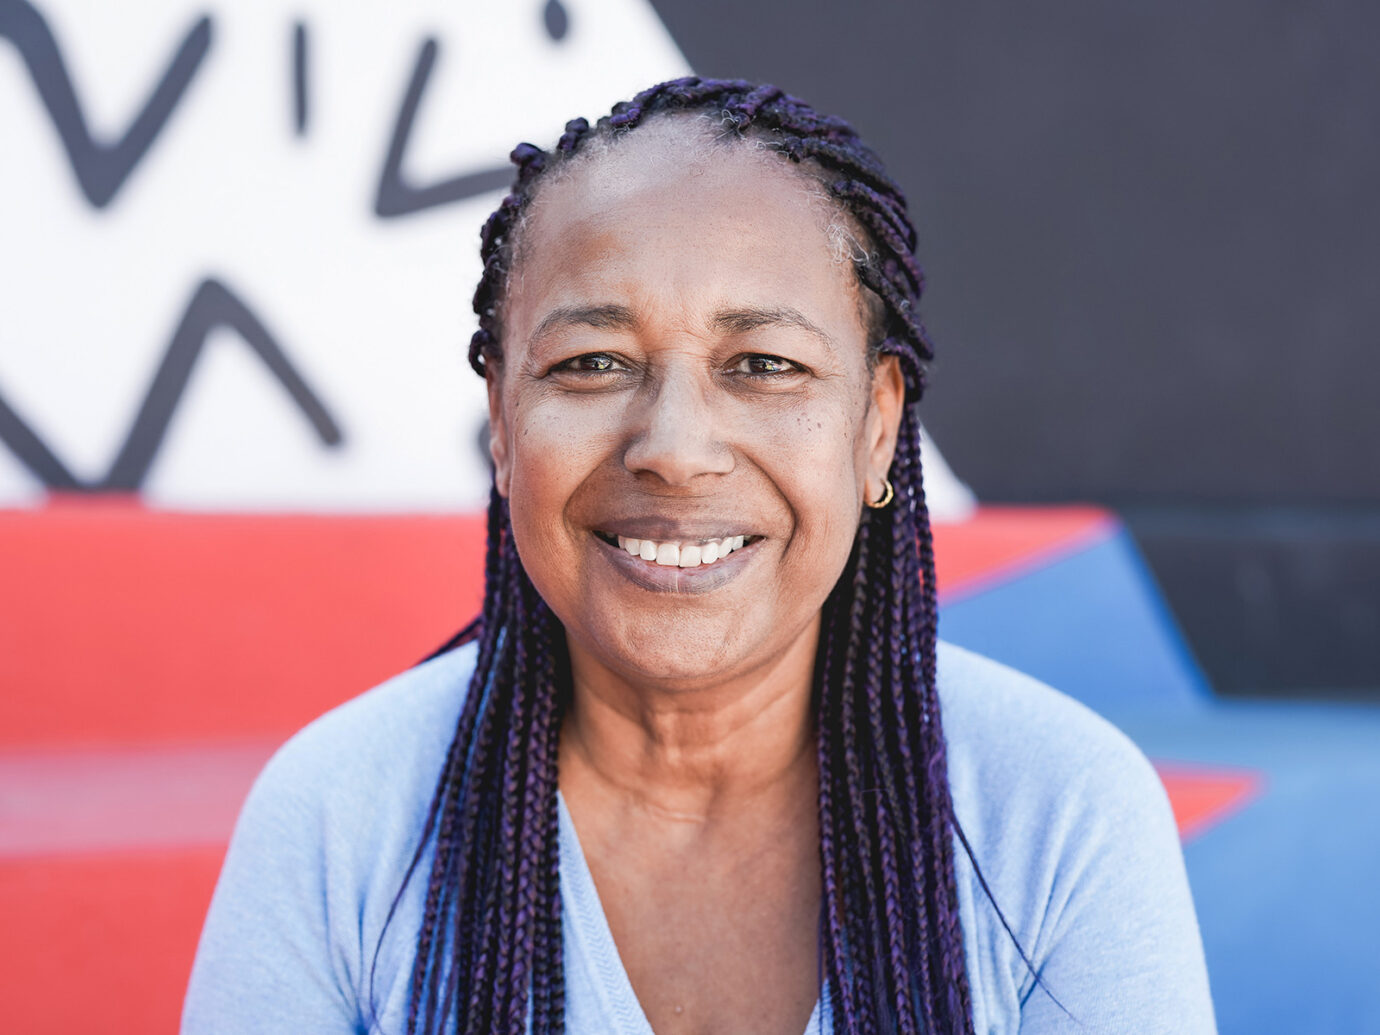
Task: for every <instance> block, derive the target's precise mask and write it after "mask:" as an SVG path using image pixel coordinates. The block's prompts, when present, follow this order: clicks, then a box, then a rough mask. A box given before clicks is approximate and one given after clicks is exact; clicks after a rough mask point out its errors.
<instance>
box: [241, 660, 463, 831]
mask: <svg viewBox="0 0 1380 1035" xmlns="http://www.w3.org/2000/svg"><path fill="white" fill-rule="evenodd" d="M474 656H475V645H473V644H469V645H467V646H465V647H461V648H458V649H456V650H453V651H450V652H448V653H446V654H443V655H441V656H440V657H437V658H433V659H432V660H430V661H427V662H424V663H423V664H421V665H418V666H417V667H415V668H412V669H409V670H407V671H406V672H403V673H401V674H400V675H397V676H394V677H393V678H392V679H390V680H388V681H387V682H385V683H382V684H380V685H379V686H376V687H374V688H373V689H372V690H368V691H366V692H365V693H362V694H360V695H359V696H358V697H355V698H353V699H351V700H349V701H347V702H345V703H344V704H342V705H340V706H339V707H336V708H334V709H332V710H331V711H329V712H327V713H326V714H324V715H322V716H321V717H320V718H318V719H316V720H315V721H313V722H312V723H310V724H308V725H307V726H305V727H304V728H303V729H302V730H300V731H299V732H298V733H296V734H295V735H294V736H293V737H292V738H291V739H289V740H288V741H287V742H286V743H285V744H284V745H283V746H282V747H281V748H279V749H278V751H277V752H276V753H275V754H274V756H273V758H272V759H271V760H270V761H269V763H268V765H267V766H265V767H264V770H263V772H262V774H260V776H259V779H258V781H257V782H256V784H255V788H254V792H253V793H254V794H255V795H256V796H265V795H267V796H286V797H289V798H297V799H302V800H314V801H317V802H319V803H321V804H322V805H329V804H330V803H331V802H333V801H336V800H338V799H350V798H355V797H358V796H359V795H361V794H373V793H377V792H378V791H379V789H380V787H381V786H383V785H387V784H394V785H396V784H400V783H402V784H406V783H409V782H411V781H412V780H413V779H415V778H416V777H418V776H423V775H424V776H425V777H426V778H428V779H429V780H430V781H432V782H433V783H434V781H435V779H436V778H437V776H438V775H439V772H440V768H439V767H440V765H441V762H442V761H443V759H444V756H445V752H446V749H447V747H448V745H449V743H450V739H451V736H452V735H453V733H454V732H455V723H456V721H457V719H458V717H459V714H460V708H461V705H462V704H463V703H464V698H465V693H466V691H467V689H468V687H469V680H470V674H471V672H472V671H473V668H474ZM428 798H429V793H428Z"/></svg>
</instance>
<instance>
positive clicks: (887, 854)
mask: <svg viewBox="0 0 1380 1035" xmlns="http://www.w3.org/2000/svg"><path fill="white" fill-rule="evenodd" d="M677 113H714V114H717V115H719V116H720V117H721V119H722V123H723V130H722V132H723V134H724V136H726V137H729V136H736V137H738V138H750V139H753V140H757V141H764V142H766V143H768V144H769V145H770V146H772V147H773V148H775V149H776V150H778V151H779V152H780V153H781V154H782V155H783V156H784V158H785V159H788V160H789V161H791V162H792V163H793V164H794V165H796V166H797V167H798V168H799V169H800V170H801V172H802V173H803V174H805V175H808V176H811V177H812V178H814V179H815V180H817V181H818V182H819V183H820V184H822V185H823V186H824V187H825V188H826V189H827V191H828V193H829V195H830V197H831V198H832V199H833V201H834V203H835V204H836V205H837V206H838V208H839V210H840V212H842V213H845V214H847V215H848V216H849V217H850V218H851V219H852V220H853V221H854V222H855V224H856V228H857V229H858V230H859V231H860V232H861V234H862V236H863V237H865V238H866V241H867V245H868V248H867V253H866V254H865V255H862V256H856V257H855V259H854V266H855V269H856V273H857V277H858V281H859V283H860V284H861V285H862V286H863V287H865V288H866V289H867V292H864V295H865V296H869V297H872V298H873V299H874V301H876V302H877V303H878V304H877V306H876V308H875V310H874V311H873V313H874V318H873V319H870V321H869V322H870V323H873V324H875V326H872V327H869V332H870V335H871V338H872V340H873V347H872V348H873V353H872V355H873V357H874V358H875V356H879V355H892V356H896V357H897V358H898V359H899V361H900V365H901V370H902V373H903V376H904V378H905V384H906V391H907V400H908V401H909V402H915V401H917V400H918V399H919V398H920V396H921V394H922V393H923V391H924V388H925V364H926V362H927V361H929V360H930V359H931V358H932V350H931V348H930V344H929V340H928V337H927V336H926V333H925V330H924V328H923V327H922V326H921V324H920V322H919V319H918V317H917V315H916V303H917V302H918V300H919V297H920V293H921V291H922V290H923V287H924V277H923V275H922V273H921V271H920V267H919V265H918V263H917V262H916V259H915V254H914V248H915V241H916V238H915V230H914V227H913V226H912V225H911V222H910V218H909V216H908V214H907V211H906V201H905V198H904V196H903V195H902V193H901V191H900V190H899V189H898V188H897V186H896V185H895V184H894V183H893V182H892V181H891V180H890V179H889V178H888V177H887V175H886V172H885V171H884V169H883V168H882V165H881V162H880V161H879V160H878V159H877V157H876V156H875V155H874V154H873V153H872V152H871V151H870V150H869V149H868V148H867V147H866V146H865V145H864V144H863V143H862V141H861V140H860V139H859V138H858V136H857V134H856V133H855V132H854V131H853V129H852V128H851V127H850V126H849V125H848V124H847V123H846V122H844V121H842V120H841V119H837V118H832V117H828V116H823V115H820V114H819V113H818V112H816V111H814V110H813V109H812V108H810V107H809V106H808V105H806V104H805V103H804V102H802V101H800V100H798V99H796V98H794V97H791V96H790V95H788V94H786V93H783V92H782V91H781V90H779V89H777V88H776V87H774V86H768V85H759V84H755V83H750V82H744V81H740V80H710V79H700V78H693V77H692V78H686V79H677V80H673V81H671V82H666V83H661V84H659V85H657V86H654V87H651V88H650V89H648V90H644V91H643V92H642V93H640V94H638V95H637V96H636V97H634V98H633V99H632V100H631V101H625V102H621V103H619V104H617V105H615V106H614V108H613V110H612V112H611V113H610V114H609V115H607V116H604V117H603V118H601V119H600V120H599V121H598V122H597V123H595V124H594V125H592V126H591V125H590V123H589V122H587V121H586V120H584V119H574V120H572V121H571V122H569V123H567V124H566V126H565V132H564V133H563V134H562V135H561V138H560V140H559V141H558V143H557V145H556V147H555V148H554V149H553V150H552V151H544V150H542V149H541V148H538V147H534V146H533V145H531V144H520V145H519V146H518V147H517V148H516V149H515V150H514V151H513V154H512V158H513V163H514V164H515V165H516V166H517V177H516V182H515V184H514V187H513V190H512V193H510V194H509V195H508V196H507V197H506V198H504V199H503V202H502V204H501V205H500V206H499V207H498V209H497V211H495V212H494V213H493V215H492V216H490V217H489V219H488V221H487V222H486V223H485V225H484V228H483V231H482V234H481V248H480V255H481V258H482V259H483V262H484V272H483V275H482V277H481V279H480V282H479V286H478V288H477V290H476V291H475V296H474V309H475V312H476V313H477V314H478V316H479V329H478V330H477V331H476V332H475V334H474V337H473V339H472V340H471V343H470V351H469V357H470V364H471V365H472V366H473V367H474V369H475V370H476V371H477V372H479V373H480V374H484V372H485V370H486V368H487V366H488V364H489V363H491V362H498V361H501V356H502V348H501V345H502V323H501V321H502V312H501V303H502V299H503V294H504V290H505V287H506V282H507V276H508V272H509V270H510V269H511V267H512V265H513V262H514V254H515V246H516V239H517V238H518V237H519V236H520V231H521V222H522V217H523V214H524V212H525V211H526V210H527V206H528V203H529V202H530V201H531V199H532V197H533V196H534V195H535V193H536V191H537V190H538V189H539V188H540V185H541V184H542V183H543V182H544V181H545V179H546V178H547V177H548V176H549V175H550V172H551V170H553V169H555V168H557V167H559V166H561V165H562V164H564V163H567V162H570V161H574V160H576V159H577V156H578V155H579V154H580V153H581V149H582V147H584V145H586V144H587V142H588V141H589V140H590V139H592V138H605V139H616V138H617V137H618V136H619V135H621V134H624V133H628V132H631V131H633V130H634V129H635V128H636V127H637V126H639V125H640V124H642V123H643V122H645V121H647V120H648V119H649V118H651V117H653V116H673V115H676V114H677ZM891 480H892V483H893V485H894V488H895V492H896V496H895V501H894V503H893V504H892V505H891V506H889V507H887V508H885V509H882V510H875V511H868V512H867V515H866V517H865V519H864V520H863V522H862V524H861V526H860V528H859V530H858V534H857V538H856V540H855V543H854V548H853V552H852V556H851V557H850V558H849V561H848V566H847V568H846V569H845V570H844V572H843V575H842V576H841V577H840V578H839V581H838V583H837V585H836V586H835V588H834V590H833V592H832V593H831V595H830V597H829V599H828V601H826V603H825V606H824V612H823V619H822V625H821V644H820V650H819V656H818V659H817V661H816V666H815V687H814V692H815V699H816V701H817V707H818V720H817V721H818V732H817V737H818V752H819V773H820V789H819V817H820V855H821V864H822V872H823V878H824V903H823V910H822V916H821V933H820V937H821V940H822V942H823V946H822V948H823V960H824V972H825V976H826V978H827V980H828V987H829V990H830V993H831V996H832V1003H831V1005H832V1007H833V1015H834V1019H835V1025H836V1027H837V1029H838V1030H839V1031H841V1032H849V1033H858V1035H864V1033H865V1035H872V1033H874V1032H883V1031H888V1032H889V1031H896V1032H902V1033H918V1032H926V1033H931V1035H938V1033H970V1032H972V1030H973V1025H972V1018H971V1014H972V1008H971V1001H970V993H969V988H968V981H967V972H966V968H965V961H964V951H963V940H962V931H961V928H960V923H959V913H958V897H957V891H956V884H955V879H954V858H953V847H952V844H953V835H954V834H955V833H957V834H958V836H959V838H960V841H961V842H962V843H964V845H965V847H966V840H965V839H963V836H962V831H961V830H959V829H958V827H957V823H956V820H955V818H954V816H953V808H952V803H951V802H950V799H949V785H948V770H947V763H946V760H945V748H944V736H943V730H942V728H941V724H940V713H939V700H938V697H937V695H936V691H935V629H936V620H937V614H938V610H937V606H936V603H935V582H934V550H933V539H932V536H931V531H930V522H929V512H928V510H927V509H926V507H925V496H924V488H923V482H922V476H921V470H920V444H919V430H918V425H917V424H916V420H915V417H914V414H913V412H911V408H910V407H907V410H906V414H905V416H904V417H903V419H902V423H901V429H900V438H899V441H898V443H897V449H896V457H895V460H894V461H893V463H892V468H891ZM485 585H486V589H485V598H484V606H483V611H482V613H481V615H480V617H479V618H478V619H476V620H475V621H474V622H472V623H471V624H470V625H469V626H468V627H466V628H465V629H464V630H463V631H462V632H461V633H460V634H459V635H458V636H457V637H456V638H455V639H454V640H453V641H451V643H450V644H447V645H446V647H444V648H442V650H446V649H449V648H450V647H453V646H456V645H458V644H460V643H464V642H468V641H470V640H474V639H477V640H478V641H479V654H478V660H477V663H476V666H475V671H474V676H473V680H472V682H471V685H470V691H469V694H468V696H467V698H466V701H465V706H464V708H463V710H462V713H461V716H460V720H459V722H458V724H457V728H456V732H455V737H454V740H453V742H452V744H451V747H450V750H449V753H448V755H447V758H446V763H445V766H444V768H443V771H442V774H441V778H440V782H439V783H438V785H437V789H436V794H435V797H434V798H433V801H432V804H431V809H430V812H429V815H428V818H427V821H426V825H425V828H424V830H423V835H422V844H421V846H419V848H418V850H417V854H416V856H415V857H414V859H413V863H412V868H410V869H409V871H408V875H407V880H410V879H411V877H412V874H413V871H414V870H415V869H416V867H417V864H418V861H419V860H420V859H421V858H422V857H423V853H424V849H425V848H426V847H427V846H428V845H429V844H430V843H431V841H433V840H434V841H435V849H436V851H435V858H434V861H433V863H432V868H431V875H430V878H429V881H428V885H427V892H426V899H425V906H424V910H423V919H422V928H421V931H420V932H419V934H418V948H417V957H416V962H415V964H414V969H413V973H412V997H411V1004H410V1009H409V1013H408V1018H407V1031H408V1033H409V1035H412V1033H414V1032H416V1031H418V1030H423V1031H426V1032H429V1033H431V1032H440V1031H443V1030H446V1031H448V1030H450V1029H451V1028H452V1027H454V1029H455V1030H456V1031H459V1032H514V1033H516V1032H521V1031H523V1030H525V1027H526V1023H527V1018H528V1016H529V1009H530V1017H531V1025H532V1031H533V1032H535V1033H536V1035H547V1033H549V1032H559V1031H562V1030H563V1027H564V1023H563V1022H564V1000H565V994H564V967H563V962H562V955H561V908H560V886H559V856H558V850H557V837H556V829H557V805H556V787H557V772H556V751H557V734H558V731H559V728H560V721H561V716H562V713H563V710H564V707H565V698H564V694H565V693H566V688H567V687H568V686H569V658H568V656H567V655H566V653H565V639H564V633H563V630H561V628H560V626H559V623H558V622H557V620H556V618H555V617H554V615H552V614H551V612H550V610H549V609H548V608H547V607H546V605H545V603H544V602H543V601H542V600H541V598H540V596H539V595H538V594H537V592H536V590H535V588H534V587H533V586H532V583H531V582H530V581H529V580H528V578H527V575H526V573H525V571H524V570H523V567H522V563H521V560H520V558H519V557H518V554H517V549H516V547H515V545H514V543H513V537H512V531H511V526H510V524H509V520H508V513H507V507H506V504H505V503H504V501H503V500H502V499H500V498H499V497H498V495H497V493H494V494H492V495H491V498H490V504H489V543H488V553H487V557H486V561H485ZM405 884H406V881H405V882H404V886H405ZM399 895H401V892H399ZM395 905H396V902H395Z"/></svg>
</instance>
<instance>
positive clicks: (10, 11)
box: [0, 0, 211, 208]
mask: <svg viewBox="0 0 1380 1035" xmlns="http://www.w3.org/2000/svg"><path fill="white" fill-rule="evenodd" d="M0 37H6V38H8V39H9V40H10V41H11V42H12V43H13V44H14V45H15V47H17V48H18V50H19V55H20V57H21V58H23V60H24V64H25V65H26V66H27V67H28V70H29V77H30V78H31V79H32V80H33V83H34V87H35V88H36V89H37V90H38V96H39V99H40V100H41V101H42V102H43V106H44V107H45V108H46V109H47V110H48V117H49V118H50V119H51V120H52V123H53V126H54V128H55V129H56V130H57V133H58V137H59V138H60V139H61V140H62V146H63V148H64V149H65V150H66V152H67V159H68V161H69V162H70V163H71V165H72V171H73V172H74V173H75V174H76V177H77V183H78V185H79V186H80V187H81V191H82V193H83V194H84V195H86V200H87V201H89V202H90V203H91V204H92V205H93V206H95V207H96V208H104V207H105V206H106V205H108V204H109V203H110V200H111V199H112V198H113V197H115V195H116V194H117V193H118V192H119V190H120V187H121V186H122V185H123V184H124V182H125V180H127V179H128V178H129V175H130V173H131V172H133V171H134V168H135V166H137V165H138V164H139V162H140V161H141V160H142V159H143V157H144V155H146V154H147V153H148V151H149V149H150V148H151V147H152V146H153V142H154V141H155V140H157V139H158V135H159V134H160V133H161V132H162V131H163V127H164V126H165V125H166V124H167V121H168V117H169V116H170V115H171V114H172V113H173V110H174V109H175V108H176V107H177V105H178V103H179V102H180V101H181V100H182V95H183V94H184V93H185V92H186V89H187V85H188V84H189V83H190V82H191V81H192V77H193V76H194V75H196V72H197V69H198V68H199V67H200V66H201V62H202V59H203V58H205V56H206V52H207V50H209V49H210V46H211V19H210V18H209V17H202V18H201V20H200V21H198V22H197V23H196V24H195V25H194V26H192V28H191V30H190V31H189V32H188V33H187V35H186V37H185V38H184V39H183V41H182V43H181V45H180V46H179V47H178V48H177V53H176V54H174V55H173V59H172V61H171V62H170V63H169V64H168V68H167V71H165V72H164V73H163V77H162V79H160V80H159V82H158V85H157V86H156V87H155V88H154V91H153V93H152V95H151V96H150V97H149V99H148V101H147V102H146V103H145V104H144V107H143V108H142V109H141V110H140V112H139V114H138V115H137V116H136V117H135V119H134V121H133V122H132V123H131V124H130V126H129V129H127V130H126V131H125V134H124V136H123V137H121V138H120V139H119V140H118V141H117V142H116V143H114V144H109V145H107V144H101V143H97V142H96V141H95V140H93V139H92V137H91V131H90V129H89V128H88V127H87V125H86V117H85V116H84V115H83V114H82V109H81V103H80V102H79V101H78V100H77V94H76V90H75V89H74V88H73V86H72V79H71V77H70V76H69V75H68V73H67V65H66V63H65V62H64V61H63V59H62V52H61V51H60V50H59V49H58V45H57V41H56V40H55V39H54V38H53V33H52V30H51V29H49V28H48V23H47V22H46V21H44V19H43V15H41V14H40V13H39V12H38V10H37V9H36V8H34V7H33V5H32V4H29V3H26V2H25V0H0Z"/></svg>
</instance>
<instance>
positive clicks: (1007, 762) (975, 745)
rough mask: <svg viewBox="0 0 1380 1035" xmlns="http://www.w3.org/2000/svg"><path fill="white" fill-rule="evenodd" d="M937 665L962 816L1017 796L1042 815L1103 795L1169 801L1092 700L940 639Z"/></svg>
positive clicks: (1124, 800) (1153, 803)
mask: <svg viewBox="0 0 1380 1035" xmlns="http://www.w3.org/2000/svg"><path fill="white" fill-rule="evenodd" d="M937 667H938V692H939V698H940V710H941V717H942V722H943V724H944V736H945V741H946V743H947V747H948V756H949V772H950V784H951V789H952V792H953V795H954V799H955V807H956V808H957V809H958V811H959V815H960V819H962V818H963V816H964V813H965V812H972V811H976V810H978V809H983V808H986V809H991V808H992V807H1001V806H1003V805H1005V806H1006V807H1008V808H1009V807H1010V806H1012V805H1014V804H1017V803H1019V804H1021V805H1024V806H1026V807H1027V808H1032V809H1035V810H1036V811H1037V812H1038V813H1040V814H1042V818H1044V819H1048V818H1049V817H1048V813H1049V812H1050V811H1054V812H1073V811H1078V810H1079V808H1080V806H1082V807H1088V806H1094V807H1095V806H1096V804H1097V802H1098V800H1100V799H1106V800H1112V799H1115V800H1116V801H1117V802H1119V803H1120V806H1121V807H1122V808H1124V807H1125V806H1126V805H1128V804H1130V803H1131V802H1132V801H1137V802H1138V803H1139V804H1140V805H1142V806H1143V807H1148V808H1150V809H1152V810H1158V809H1159V808H1160V806H1162V805H1166V804H1167V803H1166V799H1165V797H1164V793H1163V789H1162V787H1161V785H1160V782H1159V778H1158V777H1157V776H1156V774H1155V771H1154V769H1153V768H1152V767H1151V765H1150V763H1149V762H1148V761H1147V760H1146V758H1145V756H1144V755H1143V754H1142V753H1141V751H1140V749H1139V748H1137V747H1136V746H1135V744H1133V743H1132V742H1131V740H1130V738H1128V737H1127V736H1126V735H1125V734H1124V733H1122V732H1121V731H1120V730H1118V729H1117V728H1116V727H1115V726H1113V725H1112V724H1111V723H1110V722H1108V721H1107V720H1106V719H1104V718H1102V717H1101V716H1100V715H1098V714H1097V713H1095V712H1094V711H1092V710H1091V709H1090V708H1088V707H1087V706H1085V705H1083V704H1081V703H1080V702H1078V701H1075V700H1074V699H1073V698H1071V697H1069V696H1067V695H1066V694H1062V693H1059V692H1058V691H1057V690H1054V689H1053V688H1051V687H1049V686H1046V685H1045V684H1044V683H1042V682H1040V681H1039V680H1037V679H1034V678H1032V677H1030V676H1027V675H1025V674H1023V673H1020V672H1017V671H1016V670H1014V669H1011V668H1008V667H1007V666H1005V665H1002V664H1000V663H999V662H996V661H993V660H991V659H990V658H985V657H982V656H981V655H978V654H974V653H972V652H971V651H967V650H964V649H963V648H961V647H956V646H954V645H953V644H949V643H940V645H939V651H938V656H937ZM1033 818H1034V817H1032V819H1033Z"/></svg>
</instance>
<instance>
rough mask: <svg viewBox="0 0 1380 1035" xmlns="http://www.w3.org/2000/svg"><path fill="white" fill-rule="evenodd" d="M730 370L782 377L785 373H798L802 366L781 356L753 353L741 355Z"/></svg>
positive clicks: (739, 372)
mask: <svg viewBox="0 0 1380 1035" xmlns="http://www.w3.org/2000/svg"><path fill="white" fill-rule="evenodd" d="M729 370H730V372H731V373H734V374H747V375H748V376H749V377H780V376H782V375H784V374H798V373H800V371H801V368H800V366H799V365H797V364H795V363H792V362H791V361H790V360H789V359H782V358H781V357H780V356H767V355H762V354H751V355H747V356H739V357H738V359H737V360H736V361H735V362H734V364H733V366H732V367H730V368H729Z"/></svg>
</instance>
